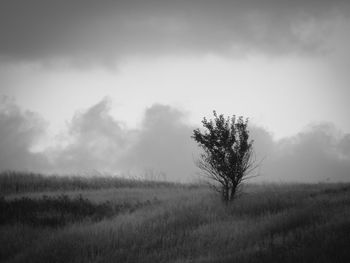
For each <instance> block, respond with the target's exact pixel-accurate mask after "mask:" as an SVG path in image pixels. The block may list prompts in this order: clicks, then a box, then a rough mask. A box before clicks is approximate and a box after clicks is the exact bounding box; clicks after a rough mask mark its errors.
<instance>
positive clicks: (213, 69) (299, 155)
mask: <svg viewBox="0 0 350 263" xmlns="http://www.w3.org/2000/svg"><path fill="white" fill-rule="evenodd" d="M349 16H350V3H349V2H348V1H342V0H335V1H326V0H324V1H323V0H320V1H316V0H315V1H312V0H308V1H299V0H296V1H287V0H279V1H275V0H260V1H251V0H246V1H220V0H218V1H206V0H187V1H185V0H173V1H157V0H154V1H147V0H146V1H132V0H131V1H130V0H129V1H92V0H91V1H90V0H84V1H80V0H70V1H65V0H61V1H53V0H52V1H51V0H45V1H44V0H32V1H24V0H23V1H20V0H3V1H1V2H0V169H1V170H4V169H15V170H31V171H42V172H64V173H71V172H78V173H85V172H92V171H94V170H98V171H101V172H104V171H106V172H112V173H124V174H126V175H127V174H129V175H133V176H134V175H145V174H146V176H149V177H157V178H160V179H168V180H181V181H191V180H193V178H195V176H194V175H195V173H196V171H197V169H196V167H195V166H194V162H193V160H194V159H195V158H196V156H197V154H198V149H197V147H196V145H195V144H194V142H192V141H191V139H190V136H191V134H192V130H193V129H194V128H196V127H199V126H200V125H201V124H200V121H201V119H202V117H204V116H210V115H211V114H212V110H214V109H215V110H217V111H218V112H219V113H224V114H226V115H232V114H236V115H244V116H246V117H249V118H250V125H251V126H250V127H251V135H252V138H253V139H254V140H255V146H256V153H257V159H258V160H260V159H262V158H264V162H263V164H262V165H261V166H260V169H259V171H257V172H259V173H260V174H261V175H262V176H260V178H259V180H266V181H308V182H310V181H339V180H342V181H344V180H349V178H350V176H349V171H350V169H349V168H350V121H349V117H348V115H349V110H350V109H349V106H348V101H349V98H350V88H349V83H350V74H349V72H348V71H349V70H348V69H349V68H350V53H349V48H348V46H347V43H349V40H350V17H349Z"/></svg>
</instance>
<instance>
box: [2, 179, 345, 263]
mask: <svg viewBox="0 0 350 263" xmlns="http://www.w3.org/2000/svg"><path fill="white" fill-rule="evenodd" d="M22 176H24V175H23V174H22ZM35 176H37V175H35ZM29 177H30V176H29ZM24 178H25V176H24ZM67 178H68V177H66V178H61V179H57V178H56V179H54V180H56V181H55V182H56V183H57V181H59V183H58V185H60V187H54V183H53V182H51V183H47V182H48V181H49V179H48V178H46V177H45V178H43V180H47V181H46V185H50V186H49V187H47V186H45V187H41V188H39V187H29V186H28V185H31V184H30V180H29V179H28V178H27V179H26V180H27V181H26V185H27V186H28V187H27V188H25V189H27V191H24V190H20V189H21V188H19V187H17V190H16V186H14V187H12V188H11V189H13V190H11V191H10V190H7V191H5V192H2V193H3V197H2V198H1V200H0V209H1V218H0V262H45V263H46V262H52V263H54V262H64V263H68V262H269V263H270V262H284V263H285V262H298V263H301V262H308V263H310V262H350V250H349V244H350V184H289V185H273V184H266V185H254V184H248V185H246V186H245V188H244V192H243V194H242V195H241V196H240V197H238V198H237V199H236V200H235V201H234V202H233V203H232V204H230V205H225V204H223V203H222V202H221V201H220V198H219V197H218V196H216V195H215V194H214V193H212V191H211V190H210V189H208V188H206V187H204V186H199V185H198V186H196V185H191V186H186V185H180V184H171V183H156V182H140V181H128V184H126V183H125V184H123V185H122V184H117V183H115V184H104V183H101V182H98V179H96V178H95V179H94V180H95V181H93V182H94V183H92V181H90V185H89V184H88V183H87V184H83V183H82V184H81V185H84V187H77V186H75V187H70V186H69V184H68V183H66V182H65V181H64V180H73V179H67ZM16 180H17V181H16V184H18V185H20V183H18V181H20V180H19V179H18V178H17V179H16ZM60 180H61V181H60ZM80 180H82V181H84V180H85V179H80ZM103 180H112V179H106V178H104V179H103ZM113 180H115V182H116V181H117V179H113ZM0 181H1V175H0ZM3 181H4V180H3ZM10 181H11V180H9V179H8V178H7V185H11V182H10ZM73 181H74V180H73ZM36 182H40V178H39V179H38V178H37V181H36ZM62 185H64V187H63V186H62ZM86 185H88V186H86ZM93 185H94V186H93ZM2 187H3V186H2ZM2 189H3V188H2Z"/></svg>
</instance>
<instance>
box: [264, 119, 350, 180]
mask: <svg viewBox="0 0 350 263" xmlns="http://www.w3.org/2000/svg"><path fill="white" fill-rule="evenodd" d="M348 138H349V135H348V134H347V135H344V134H342V133H341V132H340V131H338V130H337V129H336V128H335V127H334V125H332V124H329V123H322V124H318V125H312V126H309V127H308V128H307V129H305V130H304V131H302V132H300V133H298V134H297V135H295V136H292V137H289V138H285V139H282V140H280V141H278V142H276V143H275V146H274V151H273V152H272V153H271V154H270V155H269V156H268V158H267V160H266V162H265V164H264V165H263V168H262V173H263V175H264V176H263V178H262V179H265V180H268V181H276V180H277V181H301V182H315V181H316V182H325V181H333V182H334V181H348V180H349V179H350V174H349V171H350V152H348V151H347V150H348V148H347V147H348V144H347V143H348Z"/></svg>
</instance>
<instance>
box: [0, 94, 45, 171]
mask: <svg viewBox="0 0 350 263" xmlns="http://www.w3.org/2000/svg"><path fill="white" fill-rule="evenodd" d="M46 126H47V124H46V122H45V121H44V120H43V119H42V118H41V117H40V116H38V115H37V114H35V113H33V112H31V111H22V110H21V109H20V108H19V107H18V106H17V105H16V104H15V102H14V101H13V100H12V99H9V98H7V97H0V170H30V171H39V170H45V169H46V168H47V167H48V165H49V164H48V161H47V159H46V157H45V156H44V155H43V154H41V153H33V152H32V151H31V148H32V147H33V146H35V144H36V143H37V142H38V140H39V139H40V138H41V137H42V136H43V135H44V134H45V130H46Z"/></svg>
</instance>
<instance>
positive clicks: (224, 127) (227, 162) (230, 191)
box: [191, 111, 256, 202]
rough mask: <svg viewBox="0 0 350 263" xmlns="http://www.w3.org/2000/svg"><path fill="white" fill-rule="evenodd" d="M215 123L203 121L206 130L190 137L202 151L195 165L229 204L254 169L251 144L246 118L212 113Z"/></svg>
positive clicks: (196, 132) (194, 132)
mask: <svg viewBox="0 0 350 263" xmlns="http://www.w3.org/2000/svg"><path fill="white" fill-rule="evenodd" d="M213 113H214V120H212V119H210V120H209V121H208V120H207V119H206V118H203V121H202V124H203V126H204V128H205V131H203V132H201V131H200V130H199V129H196V130H194V131H193V135H192V136H191V137H192V138H193V139H194V140H195V141H196V142H197V143H198V144H199V146H200V147H201V148H202V149H203V152H202V153H201V155H200V157H199V159H198V160H197V166H198V167H199V168H200V169H201V170H202V171H203V172H204V174H205V175H206V176H207V177H209V178H210V179H212V180H213V181H214V182H213V183H210V186H212V187H213V188H214V189H215V190H216V191H218V192H220V194H221V195H222V198H223V200H224V201H225V202H229V201H232V200H233V199H234V198H235V196H236V193H237V190H238V187H239V186H240V185H241V183H242V181H243V180H245V179H247V178H249V177H248V176H247V175H248V174H249V173H250V172H251V171H252V170H254V169H255V168H256V166H254V163H255V162H254V160H253V141H252V140H250V141H249V131H248V129H247V126H248V119H246V120H245V121H244V120H243V117H242V116H241V117H239V118H238V119H236V117H235V115H233V116H232V117H231V118H230V117H228V118H224V116H223V115H219V116H218V115H217V113H216V112H215V111H214V112H213Z"/></svg>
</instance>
